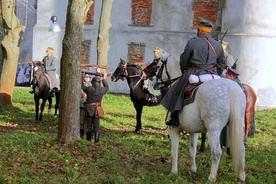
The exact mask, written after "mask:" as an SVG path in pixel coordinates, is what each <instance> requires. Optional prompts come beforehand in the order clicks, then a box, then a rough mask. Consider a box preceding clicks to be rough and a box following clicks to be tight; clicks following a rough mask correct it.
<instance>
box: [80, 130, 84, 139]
mask: <svg viewBox="0 0 276 184" xmlns="http://www.w3.org/2000/svg"><path fill="white" fill-rule="evenodd" d="M83 136H84V129H80V137H81V138H83Z"/></svg>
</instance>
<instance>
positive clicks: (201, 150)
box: [197, 148, 205, 153]
mask: <svg viewBox="0 0 276 184" xmlns="http://www.w3.org/2000/svg"><path fill="white" fill-rule="evenodd" d="M204 150H205V149H204V148H200V149H199V150H198V151H197V152H198V153H202V152H203V151H204Z"/></svg>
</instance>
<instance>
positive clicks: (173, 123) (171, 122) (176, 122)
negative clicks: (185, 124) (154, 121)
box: [165, 118, 179, 127]
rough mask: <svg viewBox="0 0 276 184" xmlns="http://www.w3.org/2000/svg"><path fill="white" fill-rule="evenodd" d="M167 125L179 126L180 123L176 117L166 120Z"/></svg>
mask: <svg viewBox="0 0 276 184" xmlns="http://www.w3.org/2000/svg"><path fill="white" fill-rule="evenodd" d="M165 124H166V125H168V126H172V127H178V126H179V123H178V121H177V120H175V119H172V118H171V119H169V120H168V121H166V122H165Z"/></svg>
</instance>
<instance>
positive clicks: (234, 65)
mask: <svg viewBox="0 0 276 184" xmlns="http://www.w3.org/2000/svg"><path fill="white" fill-rule="evenodd" d="M237 61H238V59H236V61H235V63H234V64H233V65H232V67H231V68H233V69H236V67H237Z"/></svg>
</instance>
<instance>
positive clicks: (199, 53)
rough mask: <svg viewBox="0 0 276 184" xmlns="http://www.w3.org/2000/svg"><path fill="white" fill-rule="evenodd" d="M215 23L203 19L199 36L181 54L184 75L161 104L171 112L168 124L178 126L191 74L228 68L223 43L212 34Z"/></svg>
mask: <svg viewBox="0 0 276 184" xmlns="http://www.w3.org/2000/svg"><path fill="white" fill-rule="evenodd" d="M212 27H213V24H212V22H211V21H209V20H206V19H203V20H201V21H200V23H199V25H198V30H197V37H196V38H192V39H190V40H189V41H188V43H187V44H186V46H185V49H184V52H183V53H182V54H181V56H180V68H181V71H182V76H181V78H180V79H178V80H177V81H176V82H175V84H174V85H173V86H172V87H171V88H170V90H169V91H168V93H167V94H166V95H165V96H164V98H163V99H162V101H161V104H162V105H163V106H164V107H165V108H166V109H167V110H168V111H170V112H171V118H170V120H168V121H167V122H166V125H168V126H175V127H178V125H179V120H178V112H179V111H180V110H181V109H182V108H183V106H184V105H185V103H184V97H183V91H184V89H185V88H186V86H187V85H188V83H189V80H188V79H189V77H190V75H191V74H194V75H202V74H218V75H221V74H222V72H223V70H224V69H225V68H226V62H225V56H224V52H223V49H222V46H221V43H220V42H219V41H217V40H215V39H213V38H212V37H211V36H210V32H211V31H212Z"/></svg>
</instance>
